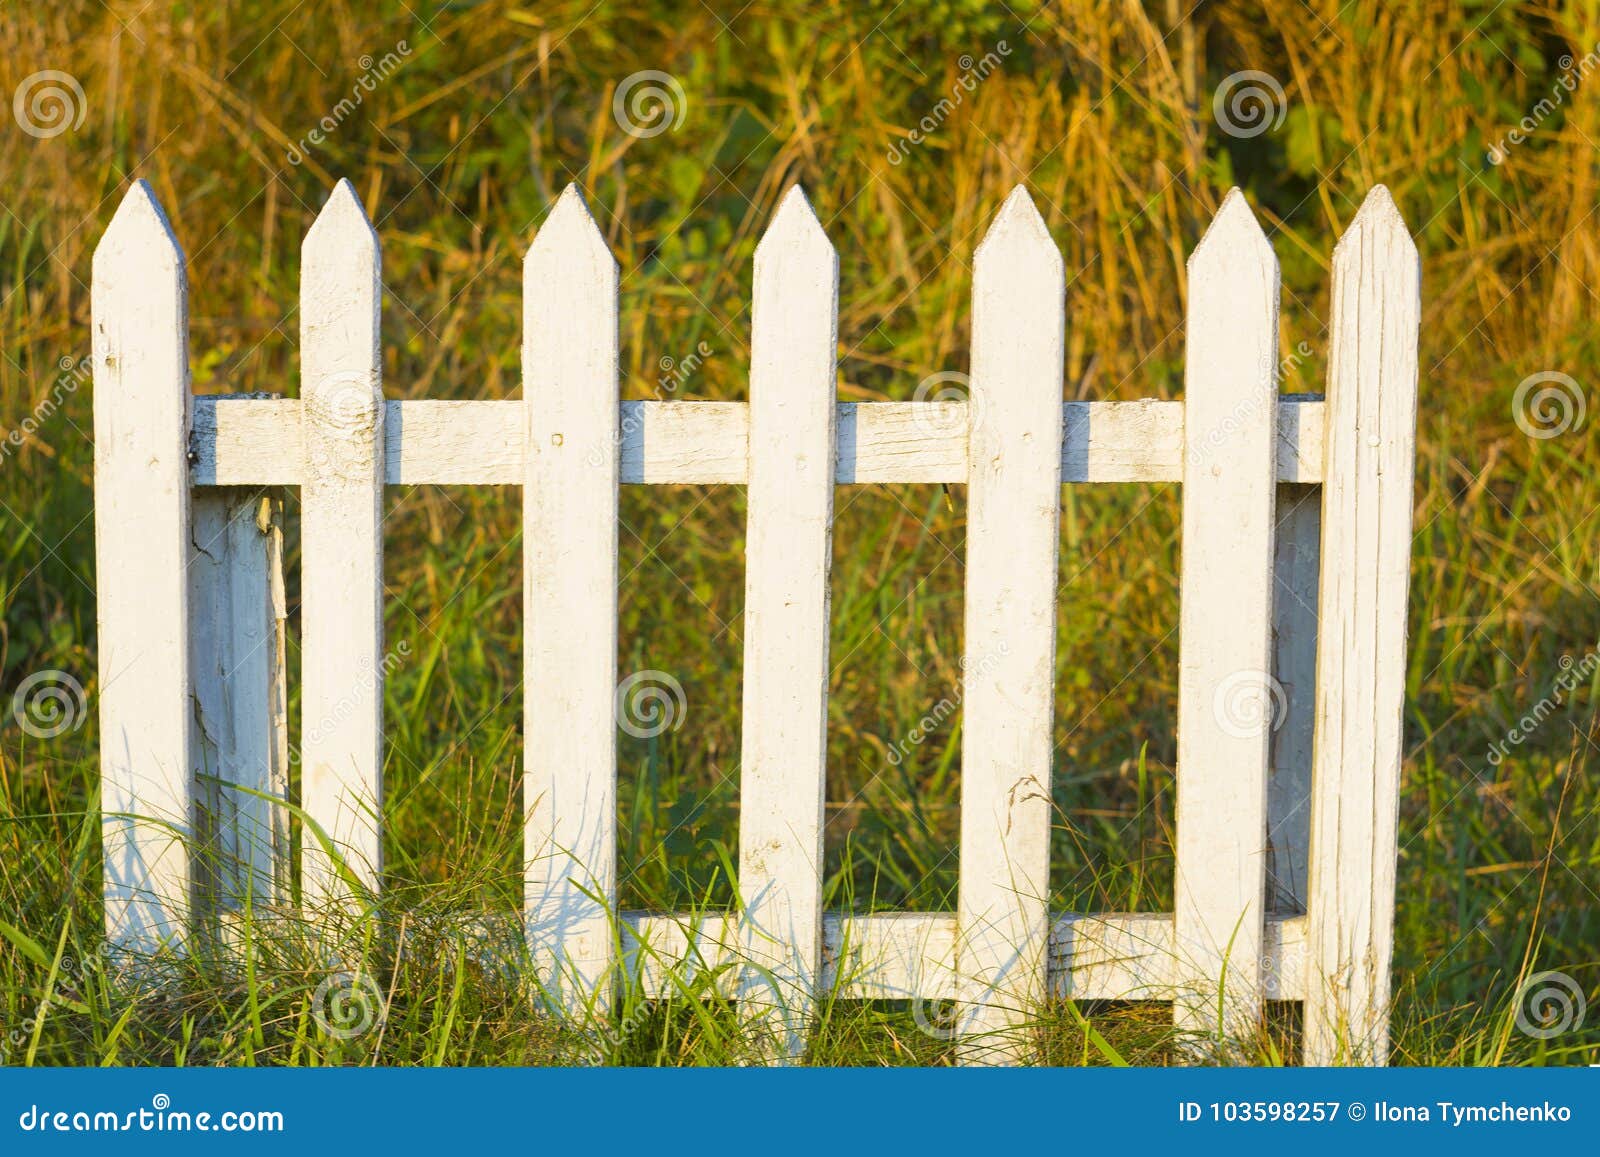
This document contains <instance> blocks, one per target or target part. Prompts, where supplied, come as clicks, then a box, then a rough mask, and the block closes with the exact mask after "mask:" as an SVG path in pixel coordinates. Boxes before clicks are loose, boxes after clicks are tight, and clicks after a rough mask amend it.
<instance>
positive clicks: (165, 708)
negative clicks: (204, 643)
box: [91, 181, 193, 953]
mask: <svg viewBox="0 0 1600 1157" xmlns="http://www.w3.org/2000/svg"><path fill="white" fill-rule="evenodd" d="M187 295H188V285H187V279H186V277H185V274H184V257H183V250H182V249H181V248H180V247H179V245H178V240H177V238H176V237H174V236H173V233H172V228H171V226H170V225H168V223H167V218H166V215H165V214H164V213H163V212H162V211H161V206H160V205H158V204H157V203H156V199H155V194H154V193H153V192H152V191H151V189H150V186H149V185H147V184H145V182H143V181H137V182H135V183H134V185H133V187H132V188H130V189H129V190H128V192H127V195H126V196H124V197H123V199H122V204H121V205H120V206H119V207H118V208H117V212H116V215H115V216H114V217H113V218H112V219H111V224H110V226H109V227H108V228H107V229H106V233H105V236H104V237H103V238H101V240H100V244H99V246H98V247H97V248H96V249H95V254H94V274H93V286H92V289H91V300H92V311H93V325H94V447H95V453H94V499H95V505H94V514H95V574H96V579H95V588H96V595H97V598H98V602H99V609H98V621H99V643H98V647H99V660H100V678H99V688H98V698H99V708H100V783H101V796H100V807H101V838H102V841H103V850H104V857H105V861H104V868H105V875H104V883H105V919H106V939H107V941H108V942H109V943H111V944H112V945H114V946H116V947H119V948H124V949H127V950H129V951H131V952H135V953H147V952H153V951H155V950H156V949H157V948H159V947H160V946H162V945H164V944H175V943H178V942H180V941H181V940H182V938H183V936H184V931H185V923H186V922H187V920H188V919H189V915H190V882H191V876H190V865H189V855H188V850H187V848H186V846H185V841H186V840H187V839H188V838H189V836H190V833H191V831H192V823H193V802H192V798H191V784H192V780H191V768H192V757H191V732H190V726H189V724H190V718H191V710H192V709H191V706H190V701H189V690H190V677H189V646H188V620H189V587H188V581H187V578H186V576H185V573H184V571H185V567H186V566H187V564H188V561H189V529H190V528H189V519H190V508H189V477H188V475H189V467H188V462H187V454H188V438H189V396H190V388H189V356H188V341H189V318H188V297H187Z"/></svg>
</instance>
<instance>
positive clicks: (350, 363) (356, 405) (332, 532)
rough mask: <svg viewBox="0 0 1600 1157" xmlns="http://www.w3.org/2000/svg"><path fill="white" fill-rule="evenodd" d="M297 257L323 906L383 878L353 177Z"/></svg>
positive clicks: (378, 365)
mask: <svg viewBox="0 0 1600 1157" xmlns="http://www.w3.org/2000/svg"><path fill="white" fill-rule="evenodd" d="M301 261H302V264H301V271H300V372H301V397H302V402H303V413H304V431H305V479H304V481H303V482H302V484H301V490H300V539H301V556H302V563H301V571H300V573H301V588H302V595H301V604H300V606H301V610H300V621H301V627H302V643H301V673H302V680H303V686H302V691H301V720H302V722H301V732H300V751H301V764H300V768H301V777H302V778H301V797H302V801H303V804H304V807H305V811H306V814H307V815H308V816H309V817H310V818H311V819H312V820H313V821H314V822H315V823H316V824H317V825H318V826H319V827H320V828H321V829H322V831H323V833H325V835H326V837H327V839H328V840H329V841H330V843H331V844H332V853H331V854H330V853H329V851H328V850H327V849H325V848H324V847H323V845H322V843H321V841H319V840H318V839H317V838H316V837H315V836H314V834H313V833H310V832H308V833H306V834H305V836H304V838H303V840H302V865H303V872H302V884H303V888H304V894H305V897H306V901H307V903H309V904H311V905H313V906H320V905H323V904H325V903H327V902H329V901H332V900H335V899H338V900H341V901H342V902H346V903H353V902H356V900H357V896H356V895H355V894H353V893H356V894H358V893H359V892H361V891H365V892H368V893H371V894H375V893H376V892H377V890H378V886H379V881H380V879H381V878H382V874H383V838H382V823H381V819H382V809H383V679H384V662H383V484H384V462H383V441H384V438H383V416H384V405H383V347H382V336H381V333H380V330H379V313H380V307H381V299H382V294H383V281H382V266H381V259H380V256H379V250H378V235H377V234H376V233H375V232H374V231H373V229H372V225H371V223H370V222H369V221H368V220H367V214H366V210H365V209H363V208H362V206H361V201H360V198H358V197H357V196H356V191H355V187H354V186H353V185H351V184H350V182H349V181H340V182H339V184H338V185H337V186H336V187H335V188H334V190H333V194H332V196H330V197H329V198H328V203H327V204H326V205H324V206H323V208H322V212H321V213H320V214H318V216H317V219H316V221H315V222H314V223H313V224H312V226H311V231H310V232H309V233H307V234H306V239H305V245H304V247H303V254H302V259H301ZM346 873H348V876H346ZM352 884H353V885H355V887H354V888H352Z"/></svg>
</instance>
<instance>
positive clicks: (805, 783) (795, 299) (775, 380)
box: [739, 186, 839, 1059]
mask: <svg viewBox="0 0 1600 1157" xmlns="http://www.w3.org/2000/svg"><path fill="white" fill-rule="evenodd" d="M755 264H756V272H755V301H754V333H753V336H752V341H751V366H750V435H749V438H750V482H749V515H748V518H749V530H748V533H747V534H746V544H745V560H746V561H745V604H744V656H745V657H744V721H743V728H744V729H743V742H742V745H741V750H742V756H741V762H742V768H741V773H740V792H741V807H740V816H739V891H740V897H741V901H742V907H743V927H742V929H741V932H742V937H741V943H742V945H743V946H744V948H745V952H746V958H747V960H748V961H749V962H750V963H751V965H752V967H750V968H749V969H747V970H746V972H745V975H744V978H743V983H742V985H741V1000H742V1001H743V1003H744V1005H745V1006H746V1010H747V1012H749V1013H751V1014H753V1019H758V1020H764V1021H765V1022H766V1023H765V1024H762V1025H760V1026H759V1028H758V1033H759V1035H760V1036H761V1037H764V1038H766V1039H767V1041H768V1042H770V1046H771V1048H772V1051H773V1052H774V1053H775V1054H776V1055H778V1056H780V1057H784V1058H788V1059H794V1058H797V1057H799V1056H800V1055H801V1053H803V1052H804V1049H805V1034H806V1027H807V1024H808V1022H809V1021H810V1019H811V1015H812V1005H813V1002H814V1000H815V997H816V987H817V981H818V978H819V976H820V973H821V969H822V877H823V861H822V825H823V804H824V794H825V775H826V769H827V759H828V736H827V732H828V601H829V590H828V567H829V561H830V558H831V555H832V552H833V487H834V459H835V447H836V445H837V435H836V433H835V428H834V426H835V420H836V416H837V408H836V406H835V385H834V374H835V357H836V352H837V346H838V303H839V258H838V256H837V255H836V254H835V253H834V251H833V246H832V245H830V244H829V243H828V238H827V236H826V235H825V234H824V233H823V231H822V226H821V225H820V224H819V223H818V222H817V219H816V216H815V215H814V214H813V213H812V211H811V206H810V205H809V204H808V203H807V202H806V198H805V194H804V193H803V192H801V190H800V188H799V186H795V187H794V188H793V189H791V190H789V193H788V194H787V195H786V196H785V197H784V199H783V203H782V205H781V206H780V207H779V209H778V212H777V214H776V215H775V216H774V218H773V220H772V224H771V225H769V226H768V227H767V232H766V236H764V237H763V238H762V239H761V244H760V245H758V246H757V247H756V260H755Z"/></svg>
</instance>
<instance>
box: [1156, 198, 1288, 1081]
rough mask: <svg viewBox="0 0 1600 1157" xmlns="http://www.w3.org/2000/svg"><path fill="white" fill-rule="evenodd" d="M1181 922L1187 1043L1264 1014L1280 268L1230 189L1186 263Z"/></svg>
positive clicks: (1232, 1031) (1179, 1012) (1223, 1034)
mask: <svg viewBox="0 0 1600 1157" xmlns="http://www.w3.org/2000/svg"><path fill="white" fill-rule="evenodd" d="M1186 334H1187V338H1186V342H1185V350H1184V363H1185V366H1186V369H1187V373H1186V377H1185V380H1184V401H1183V404H1184V441H1185V444H1186V447H1187V454H1186V455H1185V459H1184V472H1183V546H1182V570H1181V575H1180V579H1179V592H1180V596H1181V610H1180V616H1181V618H1180V626H1179V657H1178V772H1177V778H1178V805H1177V827H1178V832H1177V844H1176V848H1175V858H1176V867H1177V873H1176V875H1177V879H1176V883H1175V887H1174V897H1173V899H1174V912H1175V924H1176V930H1177V950H1178V954H1179V962H1180V966H1183V967H1186V968H1187V969H1188V970H1189V971H1188V978H1187V980H1186V981H1185V982H1184V983H1182V984H1181V985H1180V989H1181V991H1180V993H1179V996H1178V998H1177V1000H1176V1001H1175V1003H1174V1012H1175V1015H1176V1020H1177V1024H1178V1027H1179V1028H1180V1029H1183V1030H1185V1032H1187V1033H1189V1034H1192V1035H1194V1036H1197V1037H1201V1038H1207V1039H1208V1041H1209V1044H1208V1048H1211V1049H1215V1050H1218V1051H1220V1052H1222V1053H1223V1054H1226V1053H1227V1052H1228V1050H1229V1043H1230V1042H1231V1041H1233V1040H1236V1039H1240V1038H1245V1037H1248V1036H1249V1035H1251V1034H1252V1033H1253V1031H1254V1029H1255V1026H1256V1024H1257V1023H1258V1021H1259V1018H1260V1014H1261V1001H1262V990H1261V967H1260V961H1261V944H1262V929H1263V920H1264V902H1265V897H1266V826H1267V818H1266V809H1267V756H1268V740H1269V736H1270V734H1271V730H1272V721H1273V712H1274V709H1275V705H1276V696H1275V694H1274V684H1273V681H1272V674H1271V671H1272V560H1273V540H1274V533H1273V532H1274V519H1273V501H1274V497H1275V492H1276V489H1277V447H1278V378H1277V373H1278V357H1277V348H1278V261H1277V258H1276V257H1275V256H1274V255H1273V252H1272V245H1271V244H1270V243H1269V242H1268V241H1267V238H1266V236H1265V235H1264V234H1263V233H1262V232H1261V227H1260V226H1259V225H1257V224H1256V219H1255V216H1254V214H1252V213H1251V212H1250V207H1249V206H1248V205H1247V204H1246V203H1245V200H1244V196H1243V194H1241V193H1240V192H1239V190H1237V189H1234V190H1233V191H1232V192H1230V193H1229V194H1228V196H1227V197H1226V198H1225V199H1224V200H1223V202H1222V207H1221V208H1220V209H1218V210H1217V215H1216V219H1215V220H1213V221H1212V223H1211V227H1210V228H1209V229H1208V230H1206V235H1205V236H1204V237H1203V238H1202V239H1201V241H1200V244H1199V246H1198V247H1197V248H1196V249H1195V251H1194V253H1193V254H1192V255H1191V256H1190V258H1189V305H1188V324H1187V328H1186Z"/></svg>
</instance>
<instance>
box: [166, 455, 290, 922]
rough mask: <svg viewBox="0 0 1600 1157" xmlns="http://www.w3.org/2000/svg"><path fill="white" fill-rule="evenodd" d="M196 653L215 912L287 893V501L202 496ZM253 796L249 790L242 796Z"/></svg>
mask: <svg viewBox="0 0 1600 1157" xmlns="http://www.w3.org/2000/svg"><path fill="white" fill-rule="evenodd" d="M192 517H193V535H192V540H191V541H192V550H191V554H190V560H189V654H190V668H191V671H192V675H193V682H194V705H195V710H194V727H195V734H194V740H193V748H192V752H193V758H194V761H195V766H194V774H195V796H196V801H197V807H196V827H197V828H198V829H199V833H200V836H201V840H200V850H199V862H198V863H197V864H196V865H195V870H196V878H197V883H198V885H199V887H200V891H201V893H202V894H203V895H204V896H205V897H206V898H207V900H208V902H209V904H210V906H211V907H213V908H215V909H218V910H233V909H240V908H243V907H245V906H246V905H247V904H248V905H250V906H252V907H256V908H260V907H265V906H267V905H272V904H278V903H281V902H283V901H285V900H286V899H287V898H288V884H289V873H288V856H289V826H288V817H289V813H288V812H287V811H286V810H285V808H284V807H283V806H282V803H281V802H280V803H276V804H275V803H273V802H272V801H273V800H278V801H285V800H287V799H288V798H289V733H288V718H287V709H288V695H287V685H286V678H285V671H284V620H285V618H286V608H285V606H284V591H283V500H282V498H281V497H280V496H279V495H278V494H276V493H273V492H269V491H263V490H259V489H255V488H252V487H239V488H233V487H227V488H222V489H210V488H208V489H202V490H198V491H196V492H195V494H194V497H193V515H192ZM241 789H242V790H241Z"/></svg>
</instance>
